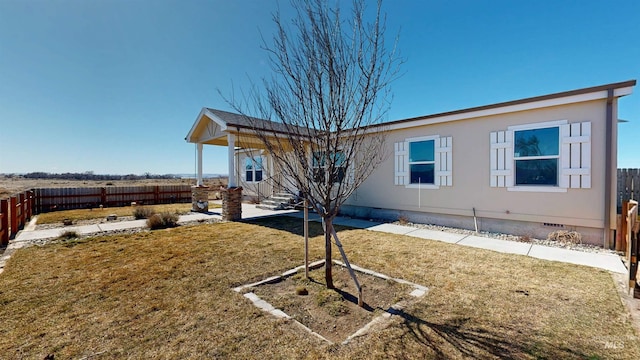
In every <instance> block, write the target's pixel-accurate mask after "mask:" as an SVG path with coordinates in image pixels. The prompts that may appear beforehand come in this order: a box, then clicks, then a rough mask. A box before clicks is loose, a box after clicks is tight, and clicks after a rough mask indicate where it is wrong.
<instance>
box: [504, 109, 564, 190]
mask: <svg viewBox="0 0 640 360" xmlns="http://www.w3.org/2000/svg"><path fill="white" fill-rule="evenodd" d="M567 123H568V122H567V120H555V121H545V122H540V123H533V124H523V125H512V126H509V127H508V128H507V130H509V131H512V132H513V144H512V148H511V153H512V155H513V159H512V164H511V165H512V169H513V185H512V186H509V187H507V190H508V191H525V192H566V191H567V189H566V188H563V187H561V186H560V176H561V175H562V174H561V173H562V168H561V166H562V165H561V163H562V140H563V139H562V126H563V125H566V124H567ZM553 127H555V128H557V129H558V154H557V155H542V156H518V157H516V154H515V151H516V146H515V139H516V132H518V131H526V130H537V129H546V128H553ZM545 159H556V161H557V163H556V184H555V185H539V184H532V185H527V184H517V183H516V179H517V175H516V171H517V167H516V162H517V161H523V160H545Z"/></svg>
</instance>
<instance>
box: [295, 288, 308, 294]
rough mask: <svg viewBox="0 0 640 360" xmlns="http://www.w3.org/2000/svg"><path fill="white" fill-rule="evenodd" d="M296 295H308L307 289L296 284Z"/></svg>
mask: <svg viewBox="0 0 640 360" xmlns="http://www.w3.org/2000/svg"><path fill="white" fill-rule="evenodd" d="M296 295H309V290H307V288H306V287H304V286H296Z"/></svg>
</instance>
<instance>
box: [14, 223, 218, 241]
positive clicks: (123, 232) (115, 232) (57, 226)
mask: <svg viewBox="0 0 640 360" xmlns="http://www.w3.org/2000/svg"><path fill="white" fill-rule="evenodd" d="M129 220H135V218H134V217H133V216H123V217H119V218H118V219H117V220H115V221H106V220H105V219H91V220H79V221H77V222H74V223H73V225H70V226H61V224H42V225H36V229H35V230H43V229H61V230H64V229H65V228H72V227H74V226H82V225H95V224H102V223H107V222H109V223H113V222H118V221H129ZM219 221H220V220H217V219H208V220H195V221H187V222H181V223H180V224H179V225H178V226H194V225H202V224H213V223H216V222H219ZM147 231H151V230H149V229H148V228H146V227H143V228H135V229H118V230H110V231H100V232H96V233H91V234H85V235H79V236H78V237H76V238H72V239H60V238H48V239H33V240H26V241H25V243H27V246H29V245H36V246H43V245H46V244H51V243H61V242H67V241H75V240H78V239H86V238H92V237H98V236H110V235H133V234H137V233H141V232H147Z"/></svg>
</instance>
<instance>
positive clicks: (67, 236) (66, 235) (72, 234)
mask: <svg viewBox="0 0 640 360" xmlns="http://www.w3.org/2000/svg"><path fill="white" fill-rule="evenodd" d="M79 237H80V235H78V233H77V232H76V231H73V230H66V231H64V232H63V233H62V234H60V236H58V240H71V239H77V238H79Z"/></svg>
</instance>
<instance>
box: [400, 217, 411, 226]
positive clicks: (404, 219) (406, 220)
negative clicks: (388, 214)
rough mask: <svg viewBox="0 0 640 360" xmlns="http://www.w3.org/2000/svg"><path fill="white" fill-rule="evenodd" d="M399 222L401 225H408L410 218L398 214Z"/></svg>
mask: <svg viewBox="0 0 640 360" xmlns="http://www.w3.org/2000/svg"><path fill="white" fill-rule="evenodd" d="M398 223H399V224H400V225H407V224H408V223H409V218H408V217H406V216H405V215H400V216H398Z"/></svg>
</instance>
